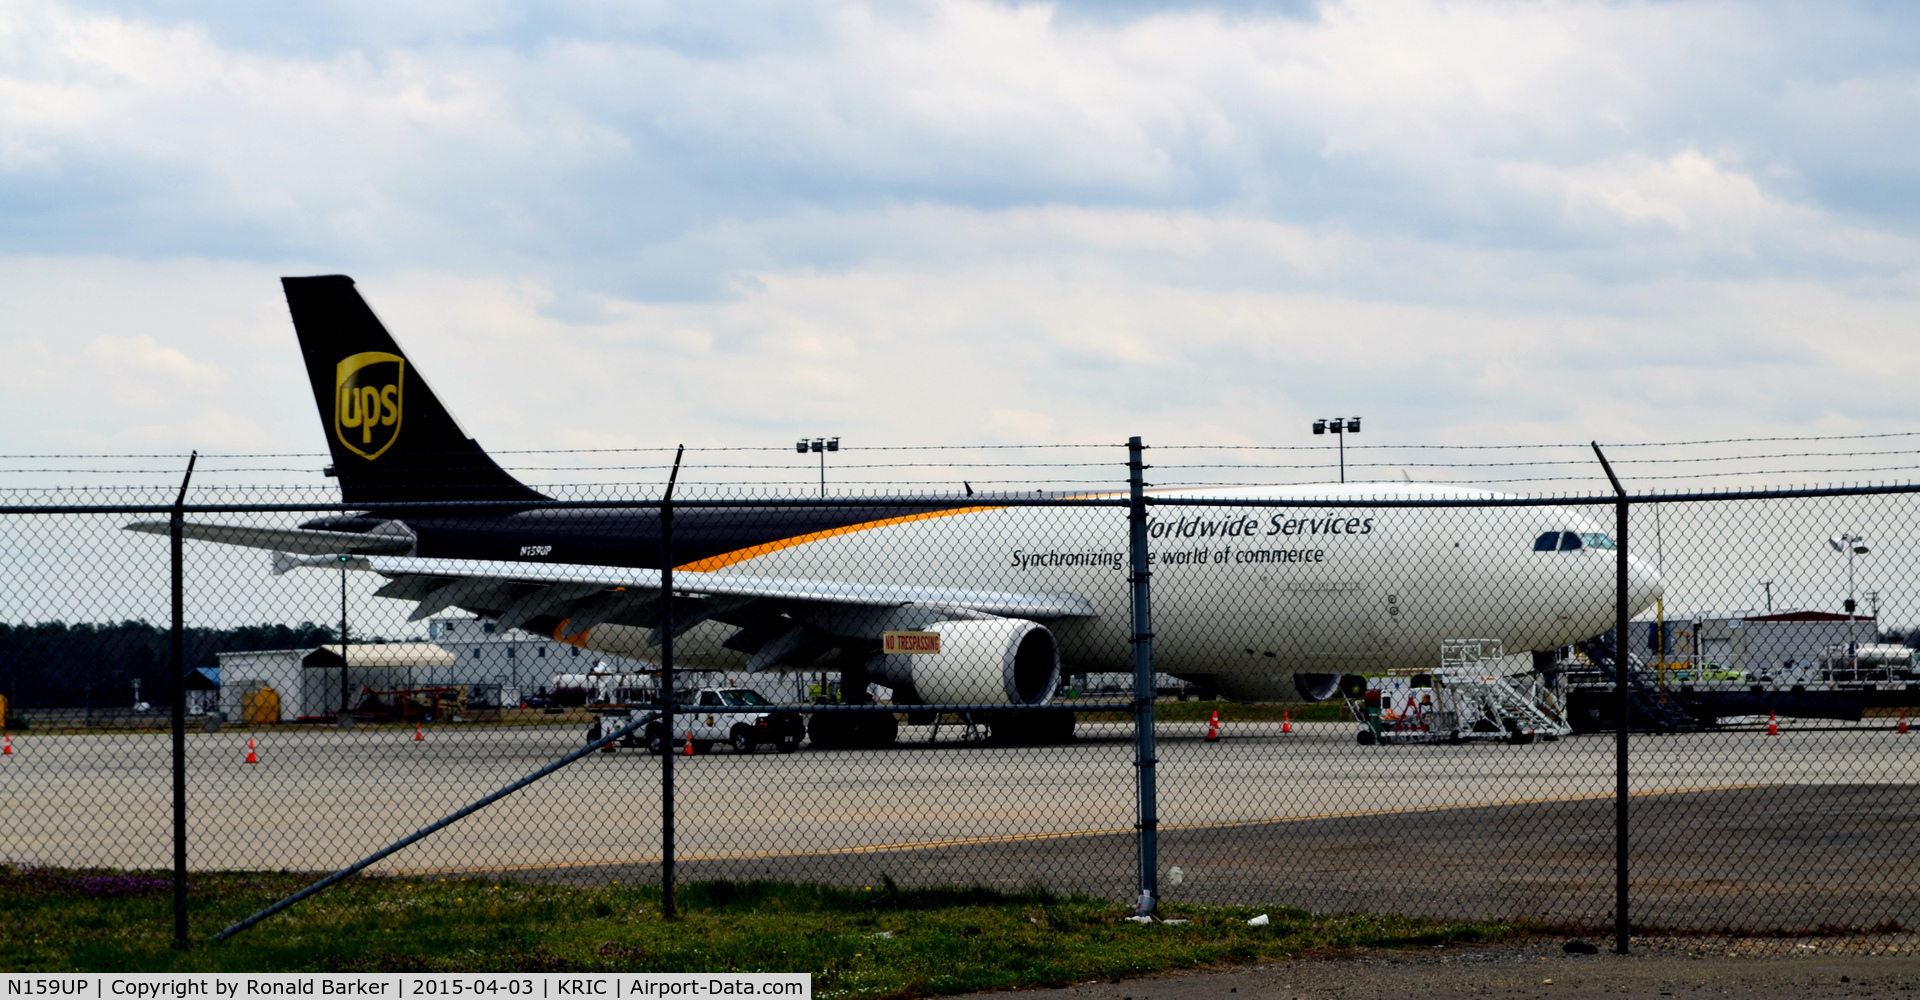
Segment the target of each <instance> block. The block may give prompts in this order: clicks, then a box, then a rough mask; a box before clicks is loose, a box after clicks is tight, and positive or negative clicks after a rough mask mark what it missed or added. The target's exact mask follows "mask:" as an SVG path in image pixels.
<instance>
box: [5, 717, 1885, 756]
mask: <svg viewBox="0 0 1920 1000" xmlns="http://www.w3.org/2000/svg"><path fill="white" fill-rule="evenodd" d="M1901 725H1903V726H1904V725H1906V723H1904V722H1903V723H1901ZM11 756H13V734H12V733H8V734H7V735H6V746H5V747H4V748H0V757H11Z"/></svg>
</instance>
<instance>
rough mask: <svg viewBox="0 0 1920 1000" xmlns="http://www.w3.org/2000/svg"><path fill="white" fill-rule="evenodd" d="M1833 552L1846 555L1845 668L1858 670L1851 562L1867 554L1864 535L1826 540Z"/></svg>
mask: <svg viewBox="0 0 1920 1000" xmlns="http://www.w3.org/2000/svg"><path fill="white" fill-rule="evenodd" d="M1827 544H1828V545H1831V546H1833V551H1835V552H1845V553H1846V554H1847V668H1848V669H1850V670H1858V669H1859V667H1860V659H1859V656H1860V641H1859V640H1860V635H1859V630H1858V629H1857V628H1855V627H1854V621H1855V618H1854V614H1853V612H1854V609H1855V608H1857V607H1859V605H1857V604H1855V603H1854V600H1853V560H1854V557H1855V556H1864V555H1866V554H1867V539H1866V536H1864V535H1845V534H1842V535H1835V536H1833V537H1832V538H1829V539H1827Z"/></svg>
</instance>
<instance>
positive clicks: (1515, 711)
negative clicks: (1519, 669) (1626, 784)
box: [1434, 666, 1573, 739]
mask: <svg viewBox="0 0 1920 1000" xmlns="http://www.w3.org/2000/svg"><path fill="white" fill-rule="evenodd" d="M1434 679H1435V680H1436V681H1438V682H1439V684H1440V685H1442V686H1444V687H1445V689H1446V690H1447V691H1449V692H1451V693H1452V695H1453V706H1454V711H1455V713H1457V715H1458V717H1459V725H1460V728H1461V731H1462V735H1466V734H1467V733H1471V732H1483V733H1485V732H1494V733H1501V734H1506V735H1510V736H1515V737H1517V736H1522V735H1525V734H1531V735H1532V736H1534V737H1537V738H1544V739H1559V738H1560V737H1562V736H1566V735H1567V734H1569V733H1571V732H1573V727H1572V726H1570V725H1567V722H1566V720H1565V719H1563V718H1561V717H1560V713H1559V712H1558V711H1557V710H1555V708H1554V707H1553V706H1552V704H1551V703H1550V702H1549V700H1548V699H1547V698H1546V697H1545V695H1544V692H1543V691H1541V690H1540V688H1539V687H1538V685H1537V684H1535V685H1528V686H1527V689H1526V690H1522V689H1521V688H1519V687H1516V686H1515V685H1514V684H1513V683H1511V680H1510V679H1509V678H1507V677H1503V676H1501V675H1498V674H1494V673H1490V672H1488V671H1486V670H1484V669H1483V668H1480V667H1477V666H1459V667H1442V668H1441V669H1439V670H1436V671H1434ZM1483 720H1484V721H1486V722H1491V723H1492V724H1493V726H1492V727H1488V726H1484V725H1481V726H1477V725H1475V723H1478V722H1481V721H1483Z"/></svg>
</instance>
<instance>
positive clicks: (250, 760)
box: [247, 736, 260, 764]
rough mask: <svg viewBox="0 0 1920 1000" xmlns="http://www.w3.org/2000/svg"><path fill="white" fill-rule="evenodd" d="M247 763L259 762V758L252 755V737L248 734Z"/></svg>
mask: <svg viewBox="0 0 1920 1000" xmlns="http://www.w3.org/2000/svg"><path fill="white" fill-rule="evenodd" d="M247 763H249V764H258V763H260V758H259V757H257V756H255V755H254V752H253V737H251V736H249V737H247Z"/></svg>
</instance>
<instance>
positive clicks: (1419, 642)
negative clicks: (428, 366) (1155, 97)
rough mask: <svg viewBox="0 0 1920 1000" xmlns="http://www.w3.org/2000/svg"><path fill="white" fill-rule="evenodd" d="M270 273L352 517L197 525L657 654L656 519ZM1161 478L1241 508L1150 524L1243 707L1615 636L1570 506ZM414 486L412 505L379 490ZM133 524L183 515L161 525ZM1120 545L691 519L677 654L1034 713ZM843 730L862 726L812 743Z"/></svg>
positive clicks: (918, 522)
mask: <svg viewBox="0 0 1920 1000" xmlns="http://www.w3.org/2000/svg"><path fill="white" fill-rule="evenodd" d="M282 284H283V285H284V286H285V289H286V295H287V305H288V307H289V308H290V309H291V311H292V314H293V325H294V330H295V332H296V333H297V334H298V336H299V340H300V349H301V352H302V353H303V354H304V355H305V358H306V364H307V375H308V378H309V379H310V380H311V381H312V383H313V396H314V399H315V401H316V402H317V403H318V404H319V408H320V417H321V420H322V423H323V426H324V428H325V431H326V436H327V444H328V446H329V448H330V449H331V451H332V455H333V468H334V472H335V475H337V476H338V478H339V480H340V489H341V494H342V497H343V499H344V501H345V502H346V503H348V504H350V505H353V506H355V507H357V508H360V512H359V513H354V514H349V515H345V516H337V517H324V518H320V519H317V520H313V521H309V522H307V523H305V524H303V525H301V526H300V527H299V528H297V529H293V528H287V529H281V528H262V527H248V526H237V525H217V524H201V523H190V524H188V525H187V526H186V528H185V533H186V536H187V537H189V538H193V539H199V540H203V541H209V542H219V543H224V544H229V545H242V546H250V547H254V548H260V549H266V550H270V551H271V552H272V553H273V555H272V566H273V571H274V573H275V574H280V573H285V572H288V571H289V570H292V569H295V568H298V567H306V566H324V567H339V566H341V565H342V564H343V563H344V565H346V566H347V567H348V568H350V569H354V570H361V571H367V572H372V573H376V574H379V575H380V576H381V577H384V578H385V579H386V581H387V582H386V583H385V585H384V586H382V587H380V589H379V590H378V591H376V593H377V594H378V596H381V597H389V598H394V599H396V600H406V601H413V602H415V606H414V608H413V611H412V614H411V616H410V618H411V620H415V621H417V620H420V619H422V618H425V617H427V616H429V615H432V614H436V613H439V612H442V611H445V610H447V609H449V608H462V609H465V610H467V611H471V612H473V613H475V614H477V615H481V616H484V617H487V618H492V619H494V620H495V621H497V623H498V627H499V628H500V629H503V630H504V629H511V628H521V629H527V630H530V631H534V632H538V633H542V634H546V635H551V636H553V637H554V638H555V639H557V640H559V641H562V642H566V643H571V644H573V645H576V646H581V647H584V648H586V649H589V650H595V651H599V652H605V653H611V654H614V655H618V656H625V657H635V658H640V659H649V658H652V657H654V656H655V655H656V654H657V650H658V647H659V645H660V642H661V638H662V637H661V635H660V632H659V625H660V622H661V618H662V615H661V612H662V609H663V605H662V594H661V569H662V546H661V534H660V518H659V512H658V510H657V509H656V508H653V507H633V508H623V509H596V510H567V509H551V508H541V507H538V506H533V505H535V504H538V503H541V502H543V501H546V500H548V498H547V497H546V496H544V495H543V494H541V493H538V492H536V491H534V490H533V489H530V488H529V487H527V486H526V485H524V484H522V483H520V482H519V481H518V480H516V479H514V478H513V477H512V476H511V475H509V474H507V472H506V471H504V470H503V469H501V468H500V466H499V465H497V464H495V462H494V461H493V460H492V459H491V458H490V457H488V455H487V453H486V452H485V451H483V450H482V449H481V448H480V446H479V445H478V444H477V443H476V442H475V441H474V440H473V439H472V438H471V437H469V436H468V435H467V433H466V431H465V430H463V429H462V428H461V426H460V424H459V422H458V421H456V420H455V419H454V418H453V415H452V414H451V413H449V412H448V411H447V409H446V408H445V407H444V406H442V405H441V403H440V400H439V397H438V396H436V395H435V393H434V392H433V390H432V389H431V388H429V387H428V385H427V382H426V380H425V379H424V378H422V377H421V375H420V373H419V371H417V370H416V369H414V368H413V366H412V365H411V363H410V362H409V361H408V359H407V357H406V355H405V354H403V353H402V352H401V350H400V347H399V345H397V344H396V343H395V342H394V340H393V337H392V336H391V335H389V334H388V333H387V330H386V328H385V327H384V326H382V325H381V323H380V320H379V319H378V318H376V317H375V316H374V314H373V311H372V310H371V309H370V308H368V306H367V304H366V302H365V301H363V300H362V299H361V297H360V295H359V293H358V292H357V291H356V290H355V288H354V284H353V281H352V279H350V278H347V277H344V276H339V275H331V276H324V277H312V278H285V279H282ZM1116 464H1117V463H1116ZM1165 495H1177V496H1192V497H1208V498H1217V499H1220V500H1222V501H1225V503H1224V504H1223V505H1222V506H1219V507H1174V508H1161V510H1163V511H1166V513H1164V514H1162V515H1159V516H1156V517H1155V518H1154V520H1153V521H1152V522H1151V526H1150V529H1149V534H1150V543H1149V544H1150V545H1151V550H1152V559H1153V562H1154V567H1153V568H1154V578H1153V600H1154V626H1155V631H1156V632H1157V634H1158V638H1157V639H1156V640H1155V653H1154V655H1155V662H1156V666H1157V667H1158V669H1159V670H1160V671H1162V672H1164V673H1169V674H1173V675H1175V676H1178V677H1181V678H1185V679H1189V680H1193V681H1196V682H1199V683H1202V684H1205V685H1209V686H1211V687H1213V688H1215V689H1216V690H1218V691H1220V692H1221V693H1223V694H1225V695H1227V696H1228V697H1230V698H1236V699H1244V700H1288V699H1292V698H1294V697H1305V698H1308V699H1313V700H1318V699H1322V698H1327V697H1330V696H1331V695H1332V694H1333V692H1334V690H1335V688H1336V686H1337V684H1338V679H1339V676H1340V675H1341V674H1342V673H1345V672H1365V671H1370V670H1380V669H1386V668H1409V667H1410V668H1421V667H1427V666H1432V665H1435V664H1436V662H1437V660H1438V655H1439V649H1440V644H1441V642H1442V641H1443V640H1446V639H1453V638H1494V639H1499V640H1501V641H1502V642H1503V643H1504V644H1505V648H1506V649H1508V650H1509V651H1515V652H1517V651H1520V650H1536V651H1539V650H1551V649H1554V648H1556V647H1559V646H1564V645H1567V644H1569V643H1573V642H1576V641H1578V640H1581V639H1585V638H1588V637H1590V636H1593V635H1596V634H1598V633H1601V632H1604V631H1605V630H1606V629H1607V628H1608V627H1609V625H1610V623H1611V622H1612V620H1613V617H1614V595H1613V579H1614V576H1613V575H1614V572H1615V565H1614V557H1615V553H1614V552H1613V551H1611V550H1612V548H1613V542H1612V540H1611V539H1610V538H1609V537H1608V536H1607V534H1606V533H1605V531H1604V530H1603V529H1602V528H1601V527H1600V526H1599V525H1598V524H1596V523H1594V522H1593V521H1592V520H1591V519H1590V518H1588V517H1587V516H1586V515H1584V514H1582V513H1580V512H1579V511H1577V510H1575V509H1569V508H1558V507H1491V508H1476V509H1471V510H1468V509H1459V508H1404V507H1403V508H1384V507H1367V506H1361V505H1358V504H1356V505H1355V506H1353V507H1339V506H1334V507H1328V506H1313V507H1300V508H1286V507H1272V506H1260V507H1253V506H1244V507H1243V506H1235V505H1234V504H1233V501H1235V500H1268V501H1271V500H1283V501H1284V500H1289V499H1299V500H1308V499H1311V500H1317V501H1327V500H1334V501H1338V500H1342V499H1351V500H1354V501H1360V500H1363V499H1366V498H1386V497H1394V496H1408V497H1411V496H1425V497H1475V496H1479V497H1485V496H1494V495H1496V494H1490V493H1486V492H1484V491H1474V490H1466V489H1461V488H1458V487H1452V486H1443V485H1427V484H1413V483H1394V484H1382V483H1366V484H1359V485H1353V486H1330V485H1319V486H1295V487H1280V488H1232V489H1207V490H1183V491H1178V492H1177V493H1170V494H1165ZM470 501H491V502H494V504H493V505H491V506H486V507H475V506H471V505H467V503H468V502H470ZM502 501H504V502H506V503H505V504H504V505H502V504H501V503H500V502H502ZM401 503H404V504H408V505H410V506H407V507H404V508H401V507H391V506H383V505H392V504H401ZM515 503H524V504H527V505H528V506H525V507H515V506H513V504H515ZM421 504H425V505H428V506H419V505H421ZM129 527H130V528H131V529H132V530H135V531H143V532H151V533H155V534H164V533H165V532H166V531H167V525H166V523H165V522H147V523H141V524H134V525H130V526H129ZM1126 549H1127V520H1126V512H1125V510H1124V509H1122V508H1117V507H1116V508H1086V509H1062V508H1046V507H1018V506H1004V505H996V504H995V503H994V502H993V500H992V499H991V498H989V497H984V496H978V497H969V498H966V499H964V500H962V499H954V500H933V499H929V500H926V501H925V502H918V501H916V502H915V503H914V504H913V505H912V506H861V505H860V503H859V501H858V500H857V499H850V500H849V501H848V502H847V503H846V505H844V506H830V507H829V506H823V507H796V508H787V509H781V508H749V507H733V508H726V507H696V508H681V509H679V510H677V511H676V513H675V517H674V548H673V558H674V561H675V566H674V579H673V596H672V600H673V627H674V631H675V634H676V636H680V635H682V634H684V635H685V637H684V638H681V639H678V640H676V643H675V648H676V658H677V659H678V660H679V661H680V662H681V663H683V664H686V665H687V666H689V667H693V668H697V669H720V670H727V671H739V672H743V673H753V672H758V671H806V672H828V673H839V674H840V675H841V677H842V686H841V690H842V691H845V692H861V693H864V692H865V691H866V690H867V684H868V682H874V683H878V684H880V685H883V686H886V687H889V688H891V689H892V691H893V699H894V702H895V703H896V704H906V705H912V704H928V705H934V704H944V705H1045V704H1047V703H1048V702H1049V701H1050V699H1051V698H1052V697H1053V694H1054V689H1055V687H1056V686H1057V684H1058V682H1059V678H1060V674H1061V670H1062V663H1063V661H1064V662H1065V663H1066V664H1067V668H1068V669H1069V670H1070V671H1072V672H1096V671H1128V670H1130V669H1131V656H1132V653H1131V647H1130V645H1129V643H1128V638H1129V635H1130V615H1131V610H1130V609H1131V605H1130V591H1129V587H1128V583H1127V558H1126ZM1659 593H1660V582H1659V579H1658V577H1657V576H1656V575H1655V574H1654V573H1653V572H1652V571H1651V570H1650V569H1649V568H1648V567H1647V566H1645V565H1644V564H1642V563H1639V562H1637V561H1635V562H1633V563H1632V564H1631V598H1632V601H1631V603H1632V607H1633V609H1634V610H1636V611H1637V610H1639V609H1641V608H1644V607H1646V606H1648V605H1650V604H1652V602H1653V601H1654V599H1655V598H1656V597H1657V596H1659ZM898 630H910V631H925V632H936V633H938V634H939V636H940V639H939V642H938V648H939V652H938V653H935V654H930V655H928V654H915V655H902V654H897V653H895V654H889V653H886V652H884V651H883V649H882V635H883V633H886V632H889V631H898ZM858 719H870V720H874V719H883V720H884V722H875V721H868V722H858V721H854V720H858ZM1062 719H1064V722H1063V721H1062ZM1016 720H1025V721H1016ZM994 722H995V723H997V725H996V728H997V729H1001V730H1003V732H1000V733H996V735H1005V736H1008V737H1013V738H1032V739H1048V738H1057V737H1059V736H1061V735H1064V734H1065V733H1070V732H1071V727H1072V716H1071V714H1070V713H1064V712H1058V713H1025V712H1022V713H1007V714H1005V715H1004V716H1001V717H999V718H997V719H995V720H994ZM834 725H838V726H841V727H850V728H849V731H848V732H845V733H838V734H828V733H822V732H819V728H820V727H822V726H829V727H830V726H834ZM861 727H866V729H865V730H862V731H858V732H856V731H854V730H861ZM1022 727H1025V729H1022ZM814 735H815V738H816V742H820V743H823V744H824V743H832V742H837V743H842V744H844V743H849V742H888V741H890V740H891V739H892V735H893V722H892V716H890V715H881V716H872V717H867V716H847V715H821V716H816V717H815V733H814ZM828 735H833V736H834V738H832V739H822V738H821V737H823V736H828Z"/></svg>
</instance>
